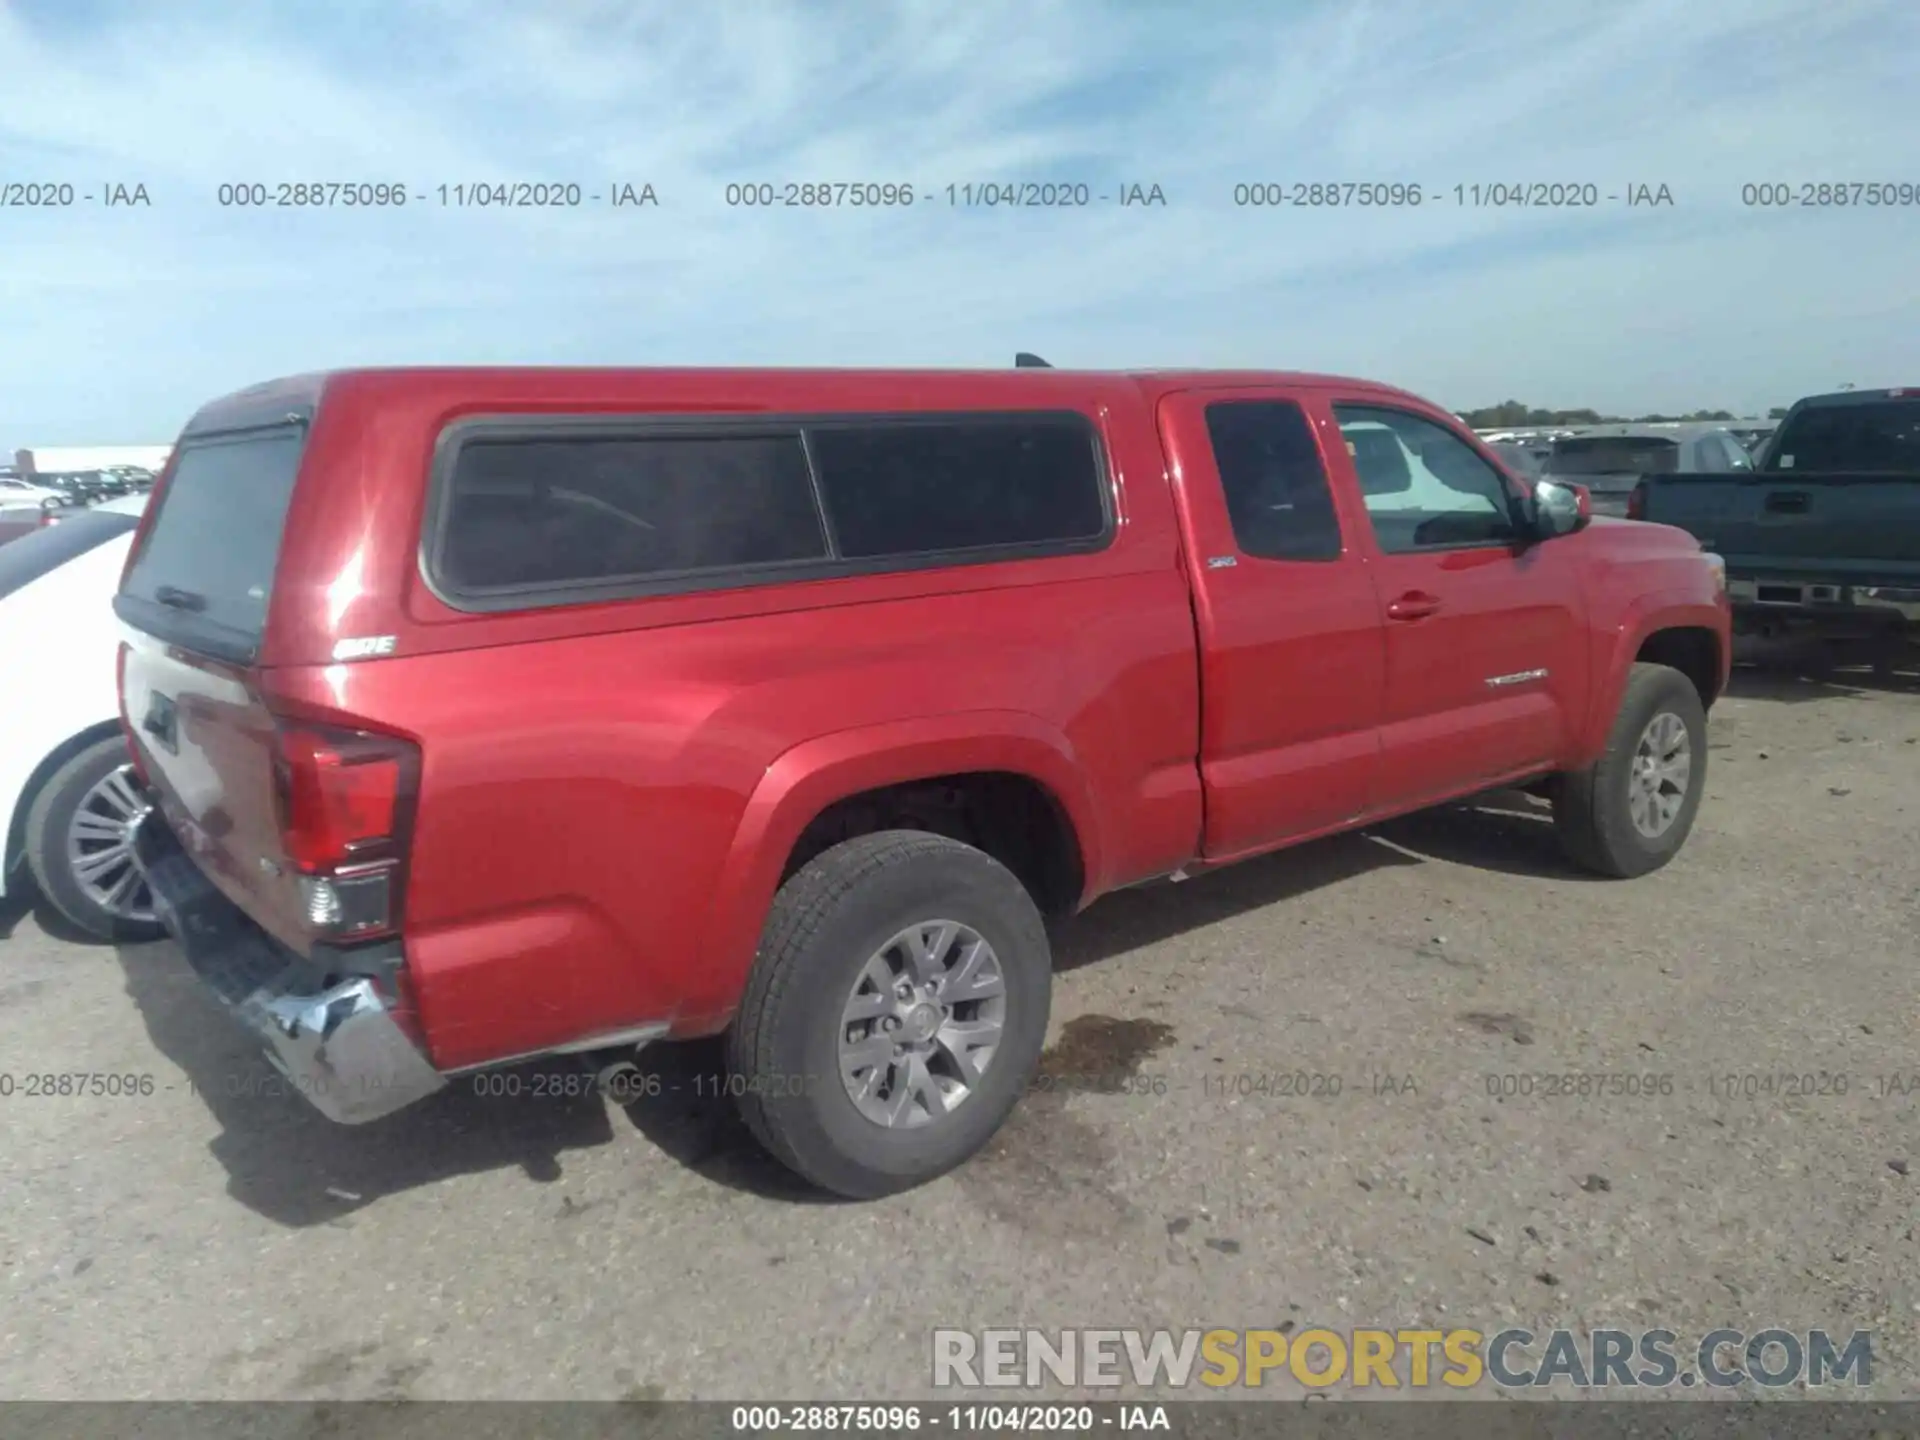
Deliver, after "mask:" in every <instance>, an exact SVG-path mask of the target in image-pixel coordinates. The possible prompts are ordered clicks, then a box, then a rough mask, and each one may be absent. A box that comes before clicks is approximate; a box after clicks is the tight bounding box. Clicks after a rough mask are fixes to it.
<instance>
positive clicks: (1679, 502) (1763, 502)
mask: <svg viewBox="0 0 1920 1440" xmlns="http://www.w3.org/2000/svg"><path fill="white" fill-rule="evenodd" d="M1639 518H1640V519H1642V520H1649V521H1653V522H1655V523H1658V524H1661V525H1674V526H1678V527H1679V528H1680V529H1682V530H1685V531H1687V532H1688V533H1690V534H1691V535H1693V536H1694V537H1695V538H1696V539H1697V540H1699V541H1700V543H1701V545H1702V546H1703V547H1704V548H1705V549H1708V550H1711V551H1714V552H1715V553H1717V554H1719V555H1720V556H1721V557H1722V558H1724V559H1725V560H1726V562H1727V574H1728V576H1729V578H1731V579H1757V578H1760V577H1782V578H1794V579H1802V580H1807V581H1827V582H1831V583H1835V584H1859V585H1896V586H1898V585H1920V474H1913V475H1904V474H1903V475H1852V474H1812V473H1809V474H1793V475H1789V474H1786V473H1782V472H1775V473H1771V474H1753V475H1746V474H1740V475H1657V476H1649V477H1648V478H1647V480H1646V481H1645V482H1644V490H1643V492H1642V501H1641V508H1640V512H1639Z"/></svg>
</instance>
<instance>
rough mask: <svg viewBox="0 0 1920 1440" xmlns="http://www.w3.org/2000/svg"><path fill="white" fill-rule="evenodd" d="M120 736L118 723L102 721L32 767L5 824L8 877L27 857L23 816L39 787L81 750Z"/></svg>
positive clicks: (1, 862)
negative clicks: (31, 771)
mask: <svg viewBox="0 0 1920 1440" xmlns="http://www.w3.org/2000/svg"><path fill="white" fill-rule="evenodd" d="M119 733H120V722H119V721H118V720H103V721H102V722H101V723H100V724H98V725H93V726H89V727H88V728H87V729H85V730H82V731H81V732H80V733H79V734H78V735H74V736H72V737H70V738H68V739H66V740H63V741H61V742H60V743H59V744H58V745H56V746H54V748H53V749H52V750H51V751H50V752H49V753H48V754H47V757H46V758H45V759H44V760H42V761H41V762H40V763H39V764H38V765H36V766H34V767H33V773H32V774H31V775H29V776H27V783H26V784H25V785H22V786H21V787H20V798H19V799H17V800H16V801H14V805H13V815H12V817H11V818H10V819H9V820H8V821H7V848H6V851H5V852H4V854H3V855H0V867H4V869H5V871H6V873H7V874H8V875H12V874H13V872H14V871H15V870H16V869H17V868H18V867H19V865H20V862H21V861H23V860H24V859H26V854H27V812H28V811H29V810H31V809H33V797H34V796H36V795H38V794H39V793H40V787H41V786H43V785H45V784H46V783H47V781H48V780H50V779H52V778H53V772H54V771H56V770H58V769H59V768H60V767H61V766H62V765H64V764H66V763H67V761H69V760H71V759H72V758H73V757H74V756H76V755H78V754H79V753H80V752H81V751H82V750H85V749H88V748H89V747H91V746H94V745H98V744H99V743H100V742H101V741H102V740H105V739H108V738H109V737H111V736H114V735H118V734H119Z"/></svg>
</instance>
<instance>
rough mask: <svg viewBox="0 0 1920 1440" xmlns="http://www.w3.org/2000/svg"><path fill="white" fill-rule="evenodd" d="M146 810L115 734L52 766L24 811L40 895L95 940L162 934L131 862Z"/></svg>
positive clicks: (135, 940) (139, 938)
mask: <svg viewBox="0 0 1920 1440" xmlns="http://www.w3.org/2000/svg"><path fill="white" fill-rule="evenodd" d="M146 813H147V801H146V799H145V797H144V796H142V795H141V793H140V787H139V785H138V783H137V782H136V781H135V779H134V776H133V766H132V764H131V763H130V762H129V761H128V758H127V742H126V741H125V740H123V739H121V738H120V737H119V736H118V735H115V736H111V737H109V738H108V739H105V740H101V741H98V742H96V743H95V744H92V745H89V746H88V747H87V748H86V749H84V750H82V751H81V752H80V753H79V754H78V755H75V756H74V757H73V758H72V759H70V760H68V761H67V762H66V764H64V765H62V766H61V767H60V768H59V769H58V770H56V771H54V773H53V775H52V776H51V777H50V778H49V779H48V781H47V783H46V784H45V785H43V786H41V787H40V793H39V794H38V795H36V796H35V797H34V801H33V805H32V807H31V808H30V809H29V810H28V811H27V834H26V852H27V866H28V868H29V869H31V870H32V872H33V878H34V879H35V880H36V881H37V882H38V883H39V886H40V893H41V894H42V895H44V896H45V897H46V899H47V902H48V903H49V904H50V905H52V906H53V908H54V909H55V910H57V911H59V912H60V914H61V915H62V916H63V917H64V918H65V919H67V920H69V921H71V922H72V923H73V924H74V925H76V926H78V927H79V928H80V929H81V930H84V931H85V932H86V933H87V934H89V935H91V936H94V937H95V938H96V939H100V940H112V941H116V942H122V943H129V944H132V943H139V942H144V941H148V940H158V939H159V938H160V937H161V936H162V935H163V934H165V933H166V932H165V931H164V930H163V929H162V927H161V925H160V923H159V921H158V920H157V919H156V918H155V916H154V913H153V896H152V894H151V893H150V892H149V891H148V889H147V882H146V881H145V880H144V879H143V878H142V877H141V875H140V871H139V869H138V867H137V866H135V865H134V863H133V831H134V827H135V826H137V825H138V824H139V822H140V820H141V818H142V817H143V816H145V814H146Z"/></svg>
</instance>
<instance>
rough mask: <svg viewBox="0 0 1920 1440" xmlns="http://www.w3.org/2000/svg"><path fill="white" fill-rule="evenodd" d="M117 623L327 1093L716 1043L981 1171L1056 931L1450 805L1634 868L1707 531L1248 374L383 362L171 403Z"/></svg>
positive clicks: (174, 828) (782, 1102)
mask: <svg viewBox="0 0 1920 1440" xmlns="http://www.w3.org/2000/svg"><path fill="white" fill-rule="evenodd" d="M115 608H116V612H117V613H118V615H119V617H120V619H121V621H122V622H123V625H124V636H125V643H124V644H123V645H122V647H121V650H120V654H119V668H120V694H121V707H122V718H123V721H124V722H125V724H126V726H127V729H128V734H129V737H130V739H131V741H132V745H133V749H134V755H135V760H136V764H137V767H138V768H139V770H140V772H141V774H142V776H143V779H144V781H145V783H146V784H147V786H148V787H149V792H150V794H151V796H152V798H153V801H154V809H153V810H152V811H151V812H150V813H149V814H148V816H147V817H146V818H145V819H144V820H143V821H142V822H140V823H139V826H138V830H137V833H136V835H135V837H134V839H135V847H136V850H137V853H138V854H139V856H140V863H141V864H142V866H143V868H144V870H145V871H146V874H147V877H148V879H149V881H150V883H151V885H152V889H153V892H154V895H155V900H156V907H157V909H158V911H159V913H160V914H161V916H162V918H163V919H164V920H165V921H166V923H167V924H168V927H169V929H170V930H171V931H172V933H173V934H174V936H175V938H176V939H177V940H178V941H179V942H180V945H181V948H182V949H183V951H184V952H185V954H186V956H187V959H188V961H189V963H190V964H191V965H192V966H193V967H194V968H195V969H196V970H197V971H198V972H199V973H200V975H201V976H202V977H203V978H204V980H205V981H206V983H207V984H208V985H210V986H211V987H212V988H213V989H214V990H215V991H216V992H217V993H218V994H219V995H221V996H222V997H223V998H224V999H225V1000H226V1001H227V1002H228V1004H229V1005H230V1006H231V1008H232V1010H233V1011H234V1013H235V1014H236V1015H237V1016H238V1018H239V1019H240V1020H241V1021H242V1022H243V1023H244V1024H246V1025H248V1026H250V1027H251V1028H252V1029H253V1030H254V1031H255V1032H256V1033H257V1034H258V1035H259V1036H260V1037H261V1038H262V1039H263V1040H264V1042H265V1043H266V1045H267V1047H268V1053H269V1056H270V1058H272V1059H273V1060H274V1062H275V1063H276V1064H277V1065H278V1066H280V1067H281V1068H282V1069H283V1070H285V1071H286V1072H287V1073H288V1074H289V1075H290V1076H291V1077H292V1078H293V1079H294V1080H295V1081H296V1082H297V1083H298V1085H299V1088H300V1089H301V1090H302V1092H303V1093H305V1094H307V1095H308V1096H310V1097H311V1098H312V1100H313V1101H314V1103H315V1104H316V1105H318V1106H319V1107H320V1108H321V1109H322V1110H323V1111H324V1112H325V1113H327V1114H328V1115H330V1116H332V1117H333V1118H335V1119H337V1120H341V1121H346V1122H358V1121H362V1120H369V1119H373V1118H376V1117H378V1116H381V1115H384V1114H387V1113H388V1112H390V1111H392V1110H395V1109H397V1108H399V1107H400V1106H403V1105H406V1104H409V1103H411V1102H413V1101H416V1100H418V1099H421V1098H423V1097H424V1096H426V1095H427V1094H429V1093H431V1092H433V1091H435V1090H437V1089H439V1088H441V1087H443V1086H445V1085H446V1084H448V1083H449V1080H450V1077H453V1076H456V1075H459V1074H461V1073H462V1072H467V1071H472V1070H476V1069H480V1068H483V1067H488V1066H495V1065H502V1064H507V1063H510V1062H517V1061H522V1060H525V1059H528V1058H530V1057H536V1056H547V1055H554V1054H562V1053H574V1054H579V1053H589V1052H591V1053H593V1054H595V1055H596V1056H597V1055H598V1054H599V1053H600V1052H611V1051H613V1050H614V1049H615V1048H616V1047H617V1048H619V1049H620V1050H622V1051H629V1050H631V1049H632V1048H633V1047H635V1046H638V1045H642V1044H645V1043H646V1042H649V1041H652V1040H655V1039H661V1038H670V1039H678V1038H688V1037H695V1036H702V1035H711V1034H718V1033H721V1032H725V1034H726V1036H727V1053H728V1057H729V1064H730V1065H731V1066H732V1069H733V1072H734V1077H733V1080H732V1082H730V1083H731V1085H732V1088H733V1089H734V1091H735V1093H736V1094H737V1095H738V1096H739V1099H740V1104H741V1107H742V1109H743V1110H744V1112H745V1114H746V1117H747V1119H748V1121H749V1123H750V1124H751V1126H752V1128H753V1129H754V1131H755V1133H756V1134H757V1135H758V1136H759V1137H760V1139H761V1140H762V1141H763V1142H764V1143H765V1144H766V1146H767V1147H768V1149H769V1150H770V1151H771V1152H772V1153H773V1154H775V1155H776V1156H778V1157H779V1158H780V1159H781V1160H782V1161H784V1162H785V1163H786V1164H788V1165H790V1166H791V1167H793V1168H794V1169H795V1170H797V1171H798V1172H799V1173H800V1174H802V1175H804V1176H806V1177H808V1178H810V1179H811V1180H812V1181H814V1182H815V1183H816V1184H818V1185H820V1186H823V1187H825V1188H828V1189H830V1190H834V1191H837V1192H840V1193H842V1194H845V1195H852V1196H874V1195H879V1194H883V1193H887V1192H890V1191H896V1190H900V1189H903V1188H906V1187H908V1186H911V1185H914V1184H917V1183H919V1182H921V1181H924V1180H926V1179H928V1178H930V1177H932V1176H934V1175H937V1174H940V1173H942V1172H943V1171H945V1170H947V1169H949V1168H951V1167H952V1166H954V1165H956V1164H958V1163H960V1162H961V1161H962V1160H964V1159H965V1158H966V1157H967V1156H968V1155H970V1154H972V1153H973V1152H974V1151H976V1150H978V1149H979V1148H980V1146H982V1145H983V1144H984V1143H985V1142H986V1141H987V1139H988V1138H989V1137H990V1136H991V1135H992V1134H993V1133H994V1131H995V1130H996V1129H997V1128H998V1127H999V1125H1000V1124H1001V1122H1002V1121H1003V1120H1004V1119H1005V1117H1006V1115H1007V1113H1008V1112H1009V1111H1010V1109H1011V1108H1012V1106H1013V1105H1014V1103H1015V1102H1016V1100H1017V1099H1018V1097H1019V1096H1020V1094H1021V1093H1022V1091H1023V1090H1024V1089H1025V1088H1026V1087H1027V1086H1028V1085H1029V1084H1030V1083H1031V1077H1032V1074H1033V1072H1034V1068H1035V1065H1036V1063H1037V1059H1038V1056H1039V1053H1040V1050H1041V1046H1042V1043H1043V1039H1044V1035H1045V1032H1046V1028H1047V1020H1048V1003H1049V990H1050V978H1051V960H1050V952H1049V949H1048V933H1049V932H1048V928H1047V925H1046V923H1045V922H1047V921H1048V920H1049V919H1052V918H1055V917H1064V916H1066V915H1070V914H1072V913H1073V912H1075V911H1077V910H1079V909H1081V908H1082V907H1084V906H1086V905H1087V904H1089V903H1090V902H1091V901H1093V900H1094V899H1095V898H1096V897H1098V896H1100V895H1102V894H1105V893H1107V892H1109V891H1112V890H1114V889H1116V888H1119V887H1122V886H1130V885H1137V884H1141V883H1144V882H1148V881H1152V880H1156V879H1163V878H1169V877H1170V878H1176V879H1177V878H1181V877H1184V876H1187V875H1192V874H1195V873H1197V872H1198V871H1200V870H1202V869H1205V868H1208V867H1212V866H1216V865H1222V864H1226V863H1228V862H1231V861H1235V860H1239V859H1242V858H1244V857H1246V856H1250V855H1257V854H1260V853H1262V852H1264V851H1270V850H1273V849H1275V848H1277V847H1279V846H1283V845H1290V844H1293V843H1295V842H1297V841H1302V840H1307V839H1310V838H1312V837H1314V836H1318V835H1326V834H1329V833H1331V832H1335V831H1340V830H1345V829H1349V828H1352V827H1354V826H1358V825H1363V824H1366V823H1369V822H1372V821H1376V820H1379V819H1381V818H1382V817H1384V816H1390V815H1394V814H1398V813H1401V812H1405V811H1409V810H1414V809H1418V808H1420V807H1423V806H1428V805H1433V804H1435V803H1438V802H1442V801H1446V800H1449V799H1451V798H1454V797H1457V796H1462V795H1467V794H1470V793H1473V792H1477V791H1483V790H1487V789H1490V788H1494V787H1498V786H1505V785H1516V784H1527V783H1537V784H1538V785H1539V786H1540V787H1541V788H1543V789H1544V790H1545V791H1546V792H1547V793H1550V794H1551V795H1552V797H1553V800H1554V805H1555V810H1556V815H1557V825H1558V828H1559V831H1560V834H1561V837H1562V839H1563V841H1564V844H1565V847H1566V849H1567V851H1568V853H1569V854H1570V856H1571V857H1572V858H1573V860H1574V861H1575V862H1577V863H1578V864H1580V865H1582V866H1585V867H1587V868H1590V869H1593V870H1597V871H1600V872H1602V873H1605V874H1608V875H1613V876H1632V875H1638V874H1642V873H1644V872H1646V871H1649V870H1652V869H1654V868H1655V867H1657V866H1659V865H1661V864H1663V863H1665V862H1666V861H1667V860H1668V859H1670V858H1671V857H1672V855H1673V854H1674V853H1675V852H1676V851H1677V850H1678V849H1679V848H1680V845H1681V844H1682V842H1683V840H1684V839H1685V837H1686V834H1687V832H1688V830H1689V828H1690V826H1691V824H1692V822H1693V818H1694V813H1695V810H1696V808H1697V806H1698V805H1699V802H1700V795H1701V790H1702V786H1703V781H1704V776H1705V766H1706V759H1707V754H1706V743H1705V733H1704V725H1705V712H1706V710H1707V707H1709V706H1710V705H1711V704H1712V703H1713V702H1714V700H1715V699H1716V697H1717V696H1718V695H1719V694H1720V693H1721V690H1722V688H1723V687H1724V685H1725V682H1726V679H1727V674H1728V663H1729V659H1728V657H1729V649H1730V646H1729V610H1728V603H1727V597H1726V593H1725V586H1724V574H1723V571H1722V570H1721V568H1720V567H1719V566H1718V564H1717V562H1716V561H1715V558H1714V557H1712V556H1711V555H1708V554H1706V553H1704V552H1703V551H1702V550H1701V548H1700V546H1699V544H1698V542H1696V541H1695V540H1694V539H1693V538H1692V537H1690V536H1688V535H1686V534H1684V533H1683V532H1681V531H1678V530H1674V529H1670V528H1668V527H1666V526H1661V525H1650V524H1637V523H1632V522H1627V521H1610V520H1604V519H1600V520H1594V519H1591V517H1590V515H1589V513H1588V512H1587V509H1586V505H1585V498H1584V496H1583V495H1582V494H1581V493H1580V492H1579V491H1578V490H1577V489H1575V488H1572V487H1562V486H1555V485H1551V484H1545V485H1541V486H1539V487H1537V488H1533V489H1529V488H1527V487H1525V486H1523V485H1522V484H1521V482H1519V481H1518V480H1517V479H1516V478H1515V477H1513V476H1512V475H1510V474H1509V473H1508V472H1506V471H1504V470H1503V469H1502V468H1501V467H1500V466H1499V464H1498V463H1496V462H1495V461H1494V460H1493V459H1492V458H1491V457H1490V455H1489V454H1488V452H1487V451H1486V450H1485V449H1484V448H1483V447H1482V446H1481V445H1480V444H1479V443H1478V442H1477V441H1476V440H1475V439H1474V437H1473V436H1472V435H1471V434H1470V433H1468V432H1467V431H1465V430H1463V429H1462V428H1461V427H1460V425H1459V423H1458V422H1457V421H1456V420H1455V419H1454V417H1452V416H1450V415H1448V414H1446V413H1445V412H1443V411H1440V410H1437V409H1435V408H1434V407H1433V406H1431V405H1429V404H1426V403H1425V402H1423V401H1421V400H1418V399H1416V398H1415V397H1413V396H1411V395H1408V394H1406V393H1404V392H1402V391H1399V390H1395V389H1390V388H1387V387H1385V386H1381V385H1377V384H1371V383H1368V382H1365V381H1359V380H1346V379H1339V378H1332V377H1323V376H1311V375H1294V374H1273V373H1246V374H1241V373H1177V374H1176V373H1154V374H1114V373H1070V372H1066V371H1055V370H1041V369H1032V368H1026V369H1018V370H1009V371H1006V372H999V373H996V372H912V371H888V372H880V371H874V372H863V371H800V370H792V371H773V370H761V371H754V370H736V371H723V370H589V369H577V370H575V369H420V370H365V371H351V372H339V373H332V374H327V375H323V376H309V377H303V378H297V379H292V380H285V381H279V382H275V383H272V384H269V385H265V386H260V387H256V388H254V389H251V390H247V391H243V392H241V393H239V394H236V395H233V396H230V397H228V398H226V399H223V400H219V401H217V402H214V403H213V404H210V405H208V406H207V407H206V408H204V409H203V410H201V411H200V412H199V413H198V414H197V415H196V416H195V417H194V418H193V420H192V421H191V423H190V424H189V425H188V427H187V429H186V430H185V432H184V433H183V435H182V436H181V439H180V443H179V445H178V447H177V448H176V449H175V451H174V453H173V458H172V460H171V461H170V462H169V465H168V468H167V471H166V473H165V474H164V475H163V476H162V478H161V480H160V481H159V484H158V486H157V488H156V491H155V499H154V502H153V504H152V505H151V506H150V507H149V509H148V511H147V514H146V517H145V519H144V521H143V523H142V527H141V530H140V532H139V534H138V536H137V537H136V540H135V545H134V549H133V551H132V552H131V554H130V557H129V560H128V565H127V569H126V572H125V575H124V578H123V580H122V584H121V589H120V592H119V594H118V595H117V597H116V599H115Z"/></svg>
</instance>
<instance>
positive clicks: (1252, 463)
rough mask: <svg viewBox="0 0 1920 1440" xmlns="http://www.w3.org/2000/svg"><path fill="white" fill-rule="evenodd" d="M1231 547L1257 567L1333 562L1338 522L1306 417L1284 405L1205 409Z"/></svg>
mask: <svg viewBox="0 0 1920 1440" xmlns="http://www.w3.org/2000/svg"><path fill="white" fill-rule="evenodd" d="M1207 437H1208V439H1209V440H1210V441H1211V442H1212V445H1213V458H1214V463H1215V465H1216V466H1217V467H1218V468H1219V471H1220V486H1221V489H1222V490H1223V491H1224V492H1225V494H1226V500H1227V516H1228V519H1229V520H1231V522H1232V524H1233V540H1234V543H1235V544H1236V545H1238V546H1239V547H1240V550H1241V553H1242V554H1245V555H1250V556H1254V557H1256V558H1258V559H1262V560H1338V559H1339V558H1340V521H1339V518H1338V517H1337V516H1336V515H1335V514H1334V510H1333V490H1332V487H1331V486H1330V485H1329V484H1328V482H1327V472H1326V467H1325V466H1324V465H1323V464H1322V463H1321V460H1320V450H1319V447H1318V446H1317V445H1316V444H1315V443H1314V439H1313V429H1312V427H1311V426H1310V425H1308V424H1307V417H1306V413H1305V412H1304V411H1302V410H1301V408H1300V407H1299V406H1298V405H1296V404H1294V403H1293V402H1292V401H1290V400H1222V401H1218V402H1216V403H1214V404H1212V405H1209V406H1207Z"/></svg>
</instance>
